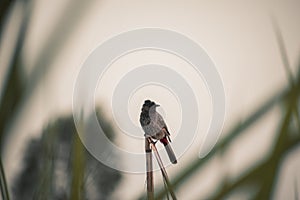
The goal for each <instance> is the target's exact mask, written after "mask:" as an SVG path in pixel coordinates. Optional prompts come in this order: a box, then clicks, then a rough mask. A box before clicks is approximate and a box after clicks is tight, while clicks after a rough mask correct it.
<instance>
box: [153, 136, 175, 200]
mask: <svg viewBox="0 0 300 200" xmlns="http://www.w3.org/2000/svg"><path fill="white" fill-rule="evenodd" d="M148 140H149V143H150V146H151V149H152V150H153V152H154V155H155V158H156V160H157V163H158V165H159V167H160V170H161V173H162V175H163V179H164V181H165V183H166V185H167V188H168V191H169V192H170V194H171V196H172V198H173V200H176V199H177V198H176V195H175V193H174V191H173V188H172V185H171V182H170V180H169V177H168V174H167V171H166V169H165V167H164V165H163V162H162V160H161V158H160V156H159V154H158V151H157V149H156V146H155V144H154V142H153V141H152V140H151V139H150V138H148Z"/></svg>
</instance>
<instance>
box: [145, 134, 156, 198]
mask: <svg viewBox="0 0 300 200" xmlns="http://www.w3.org/2000/svg"><path fill="white" fill-rule="evenodd" d="M145 152H146V170H147V172H146V173H147V198H148V199H149V200H153V199H154V186H153V164H152V150H151V148H150V143H149V140H147V139H145Z"/></svg>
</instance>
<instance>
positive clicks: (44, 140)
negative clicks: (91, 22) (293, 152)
mask: <svg viewBox="0 0 300 200" xmlns="http://www.w3.org/2000/svg"><path fill="white" fill-rule="evenodd" d="M16 2H18V3H23V4H21V5H22V8H23V11H24V12H22V14H23V16H21V18H22V23H21V27H19V30H18V31H19V32H18V34H17V38H16V45H15V48H14V52H13V53H12V58H11V60H12V63H11V64H10V66H8V68H7V69H8V72H7V73H6V82H5V83H4V86H3V88H2V90H3V95H2V98H1V100H0V143H1V146H0V148H2V147H3V144H4V143H5V139H6V138H5V137H4V136H5V135H4V133H6V130H7V128H8V127H9V126H12V125H13V123H14V120H15V118H16V116H18V113H19V112H20V110H21V109H22V108H23V107H24V105H25V103H26V101H28V99H30V96H31V95H32V91H34V90H35V89H36V87H37V85H39V84H40V83H41V80H42V78H43V75H44V74H46V73H47V72H48V70H49V69H50V68H51V67H50V66H51V63H53V61H54V60H55V58H56V56H57V55H59V52H60V50H61V49H63V48H62V47H63V45H64V44H65V42H66V41H67V39H68V38H69V36H70V34H71V33H72V31H73V30H74V29H75V28H76V27H77V24H78V22H79V21H80V20H79V19H80V18H82V17H83V15H84V14H85V13H86V11H88V9H87V8H88V7H89V5H92V3H91V2H92V1H80V0H75V1H70V3H69V5H67V6H66V7H65V10H64V12H63V13H64V15H63V16H61V17H60V20H59V22H60V23H58V24H57V25H56V27H54V30H53V32H52V33H51V34H49V35H50V38H48V39H47V41H46V43H45V45H44V47H42V48H41V51H40V53H39V55H38V56H37V61H36V63H35V65H34V66H33V72H32V74H30V75H29V77H24V73H23V71H22V70H24V67H25V66H24V63H23V62H22V60H23V58H22V49H23V44H24V41H25V39H26V37H27V32H28V31H27V30H28V24H29V22H30V16H31V13H32V10H31V9H32V3H33V2H34V1H32V0H20V1H14V0H10V1H9V0H2V1H0V39H1V41H2V40H3V39H4V38H3V37H2V36H3V31H4V29H3V28H4V25H5V20H6V17H7V14H8V13H9V10H10V9H11V8H12V6H13V5H14V4H15V3H16ZM276 31H277V39H278V44H279V46H280V51H281V54H282V59H283V63H284V67H285V69H286V71H287V74H288V78H289V81H290V86H289V87H287V88H286V89H284V90H283V91H280V92H278V93H277V94H276V95H274V96H272V97H271V98H270V99H268V100H267V101H266V102H265V103H263V104H262V105H261V106H260V107H259V108H258V109H256V110H255V111H254V112H253V113H252V114H251V115H250V116H249V117H248V118H247V119H245V120H244V121H242V122H238V123H236V125H235V126H234V128H233V129H232V130H230V131H229V133H228V134H225V135H227V136H226V137H225V138H224V139H223V140H222V141H220V142H219V143H218V144H217V146H216V147H215V148H214V149H213V150H212V152H210V154H209V155H208V156H206V157H205V158H204V159H200V160H198V159H197V160H194V161H192V162H191V163H189V165H188V166H187V167H186V168H185V169H182V170H181V172H180V173H179V174H178V175H177V176H176V177H175V178H174V179H173V181H172V186H173V187H174V188H176V189H178V188H179V187H181V186H183V185H184V184H185V183H187V182H188V181H189V180H190V178H191V177H192V176H193V175H194V174H195V173H198V172H199V171H200V170H201V169H202V168H203V167H204V166H205V165H206V164H208V162H209V161H210V160H212V159H213V158H215V157H221V158H222V155H224V152H226V150H227V149H228V148H229V147H230V146H231V144H232V143H233V142H234V141H235V140H236V139H237V138H238V137H239V136H240V135H241V134H244V133H245V130H247V129H248V128H249V127H250V126H253V125H254V124H255V123H258V122H259V121H260V120H262V118H263V116H265V115H266V114H267V113H268V112H269V111H270V110H271V109H272V108H274V107H275V106H281V108H282V119H281V122H280V123H279V124H278V133H277V134H278V135H277V138H276V139H275V142H274V146H273V149H272V151H271V154H270V155H268V156H267V157H266V158H265V160H264V161H263V162H262V163H259V164H258V165H255V166H254V167H251V168H250V169H249V170H248V171H247V172H246V173H243V174H241V175H240V176H239V177H238V178H237V179H235V180H231V181H229V180H228V179H224V180H222V183H221V185H220V186H219V185H218V186H216V190H215V193H214V194H213V195H212V196H211V197H208V198H209V199H224V198H226V197H227V196H228V195H230V194H231V193H233V192H235V191H236V190H238V189H239V188H241V187H243V186H246V187H247V186H251V184H253V183H255V185H257V186H258V187H259V190H258V191H256V192H255V194H253V199H270V196H271V193H272V188H273V186H274V184H275V182H276V181H277V180H276V174H277V173H278V167H279V166H280V164H281V159H282V157H284V156H285V155H286V154H287V153H288V152H289V151H290V149H291V148H293V147H294V146H296V145H299V142H300V130H299V128H300V125H299V124H300V123H299V113H298V109H299V92H300V70H299V73H298V76H297V77H296V78H295V79H294V77H292V73H291V70H290V66H289V63H288V59H287V55H286V50H285V47H284V42H283V40H282V38H281V35H280V31H278V30H276ZM1 67H3V66H1ZM298 69H300V65H299V67H298ZM98 116H99V118H101V117H102V115H101V112H100V114H98ZM293 119H295V120H294V121H296V122H297V127H296V128H292V127H293V126H290V125H291V123H292V122H293ZM100 121H101V123H102V124H101V125H102V126H103V125H104V129H105V130H106V131H105V133H112V134H111V135H108V137H109V138H110V139H113V129H112V127H111V126H110V125H109V123H108V122H105V119H104V118H103V117H102V119H101V120H100ZM103 121H104V124H103ZM290 133H296V134H290ZM41 135H42V136H41V138H39V139H32V140H31V141H29V143H28V145H27V149H26V151H25V152H24V155H25V157H24V166H23V169H22V170H21V172H20V174H19V175H18V176H17V178H16V180H15V185H14V186H13V198H14V199H24V200H26V199H108V198H109V195H110V194H111V193H112V191H113V190H114V189H115V187H116V186H117V183H118V182H119V181H120V178H121V175H120V173H119V172H117V171H115V170H112V169H111V168H108V167H106V166H104V165H103V164H101V163H99V162H98V161H97V160H95V159H94V158H93V157H92V156H91V155H90V154H89V153H88V152H87V151H86V150H85V148H84V147H83V145H82V144H81V142H80V140H79V138H78V136H77V134H76V130H75V127H74V123H73V120H72V117H71V116H70V117H65V118H60V119H58V120H56V121H55V122H54V123H52V124H50V125H49V126H48V127H47V128H46V129H45V130H44V131H43V133H42V134H41ZM290 135H296V137H294V138H291V137H290ZM99 145H101V144H99ZM227 178H228V177H227ZM295 185H297V183H295ZM0 186H1V194H2V198H3V199H4V200H6V199H9V195H8V190H7V185H6V181H5V172H4V169H3V166H2V158H1V159H0ZM296 192H297V191H296ZM165 194H166V193H165V191H164V190H163V189H161V190H160V191H159V192H158V194H157V195H156V198H158V199H162V198H164V197H165ZM141 198H145V197H144V196H143V195H141Z"/></svg>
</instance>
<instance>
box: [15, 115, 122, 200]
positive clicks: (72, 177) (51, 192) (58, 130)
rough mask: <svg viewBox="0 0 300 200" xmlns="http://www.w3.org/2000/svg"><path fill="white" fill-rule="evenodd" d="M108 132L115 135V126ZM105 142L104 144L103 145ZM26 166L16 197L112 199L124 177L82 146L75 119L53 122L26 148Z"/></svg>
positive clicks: (18, 184) (102, 120)
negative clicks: (110, 197)
mask: <svg viewBox="0 0 300 200" xmlns="http://www.w3.org/2000/svg"><path fill="white" fill-rule="evenodd" d="M98 117H99V121H101V122H102V124H106V126H105V127H103V130H104V132H106V133H107V134H109V135H110V137H111V138H113V132H112V130H113V129H112V127H111V126H109V125H108V122H107V121H106V120H105V118H103V116H102V115H99V114H98ZM99 145H101V143H100V144H99ZM24 155H25V158H24V162H23V163H24V167H23V169H22V171H21V173H20V174H19V176H17V179H16V180H15V184H14V188H13V194H14V196H13V197H14V199H23V200H26V199H28V200H29V199H57V200H59V199H72V200H76V199H95V200H96V199H97V200H98V199H109V196H110V194H111V193H112V192H113V190H114V189H115V188H116V187H117V185H118V182H119V181H120V179H121V174H120V172H119V171H116V170H114V169H111V168H110V167H107V166H105V165H103V164H102V163H100V162H99V161H98V160H96V159H95V158H94V157H93V156H92V155H91V154H89V152H87V150H86V149H85V147H84V146H83V145H82V143H81V141H80V139H79V137H78V134H77V133H76V129H75V126H74V121H73V118H72V117H71V116H70V117H67V118H61V119H58V120H57V121H55V122H54V123H53V124H51V125H49V126H48V127H47V128H46V129H45V130H44V131H43V133H42V137H41V138H39V139H32V140H31V141H30V142H29V143H28V145H27V150H26V151H25V154H24Z"/></svg>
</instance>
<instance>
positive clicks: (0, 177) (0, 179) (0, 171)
mask: <svg viewBox="0 0 300 200" xmlns="http://www.w3.org/2000/svg"><path fill="white" fill-rule="evenodd" d="M0 187H1V196H2V199H3V200H9V193H8V189H7V183H6V178H5V173H4V168H3V165H2V159H1V157H0Z"/></svg>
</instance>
